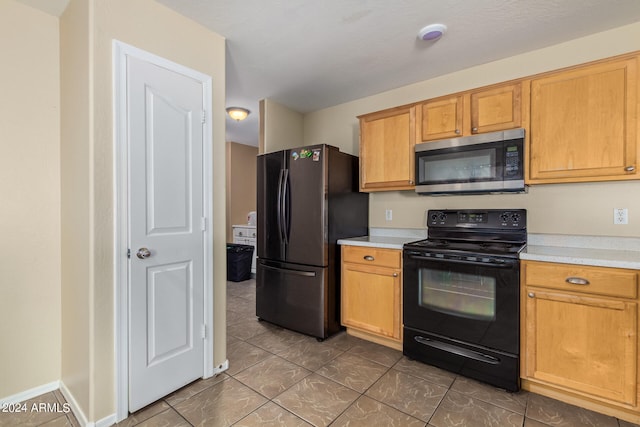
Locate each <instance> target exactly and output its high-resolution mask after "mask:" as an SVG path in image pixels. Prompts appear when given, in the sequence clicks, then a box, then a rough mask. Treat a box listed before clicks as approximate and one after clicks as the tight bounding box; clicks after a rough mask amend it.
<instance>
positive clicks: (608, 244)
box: [520, 234, 640, 270]
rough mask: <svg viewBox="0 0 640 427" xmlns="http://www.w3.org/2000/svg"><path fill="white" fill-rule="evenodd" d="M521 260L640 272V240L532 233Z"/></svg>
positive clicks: (633, 238)
mask: <svg viewBox="0 0 640 427" xmlns="http://www.w3.org/2000/svg"><path fill="white" fill-rule="evenodd" d="M520 259H524V260H532V261H546V262H558V263H562V264H579V265H591V266H597V267H615V268H629V269H633V270H640V239H639V238H635V237H607V236H563V235H548V234H530V235H529V236H528V245H527V248H526V249H525V250H524V251H523V252H522V253H521V254H520Z"/></svg>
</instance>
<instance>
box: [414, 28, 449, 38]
mask: <svg viewBox="0 0 640 427" xmlns="http://www.w3.org/2000/svg"><path fill="white" fill-rule="evenodd" d="M445 31H447V26H446V25H444V24H431V25H427V26H426V27H424V28H423V29H421V30H420V32H419V33H418V37H420V39H421V40H426V41H431V40H438V39H439V38H440V37H442V35H443V34H444V32H445Z"/></svg>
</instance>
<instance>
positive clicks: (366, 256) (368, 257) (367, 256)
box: [363, 255, 375, 261]
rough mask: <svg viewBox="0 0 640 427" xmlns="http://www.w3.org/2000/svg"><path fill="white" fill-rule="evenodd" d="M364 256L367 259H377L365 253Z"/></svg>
mask: <svg viewBox="0 0 640 427" xmlns="http://www.w3.org/2000/svg"><path fill="white" fill-rule="evenodd" d="M363 258H364V259H365V261H373V260H375V258H374V257H372V256H371V255H365V256H364V257H363Z"/></svg>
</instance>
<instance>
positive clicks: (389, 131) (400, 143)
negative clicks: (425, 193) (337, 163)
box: [360, 107, 416, 191]
mask: <svg viewBox="0 0 640 427" xmlns="http://www.w3.org/2000/svg"><path fill="white" fill-rule="evenodd" d="M415 121H416V113H415V107H398V108H393V109H391V110H385V111H381V112H378V113H373V114H368V115H366V116H361V117H360V189H361V190H362V191H381V190H411V189H413V188H415V187H414V183H413V181H414V179H415V177H414V172H413V171H414V162H415V159H414V157H415V153H414V149H413V147H414V146H415Z"/></svg>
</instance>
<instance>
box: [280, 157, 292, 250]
mask: <svg viewBox="0 0 640 427" xmlns="http://www.w3.org/2000/svg"><path fill="white" fill-rule="evenodd" d="M289 197H290V195H289V169H284V176H283V179H282V201H281V205H280V207H281V210H282V235H283V237H284V239H283V240H284V243H285V244H288V243H289V227H290V226H291V224H290V221H291V218H289V215H288V211H289V210H288V209H287V208H288V206H289V203H288V201H289V200H288V199H289Z"/></svg>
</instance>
